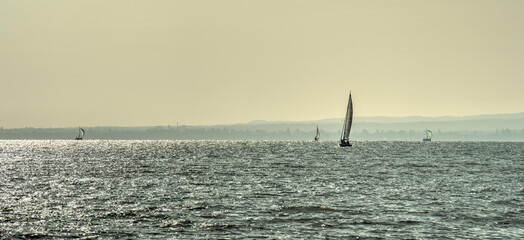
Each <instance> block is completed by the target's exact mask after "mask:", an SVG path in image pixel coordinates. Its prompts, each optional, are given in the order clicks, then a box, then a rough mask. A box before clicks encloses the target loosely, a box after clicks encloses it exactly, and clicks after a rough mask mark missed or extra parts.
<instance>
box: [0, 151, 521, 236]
mask: <svg viewBox="0 0 524 240" xmlns="http://www.w3.org/2000/svg"><path fill="white" fill-rule="evenodd" d="M523 200H524V143H499V142H430V143H423V142H354V146H353V147H351V148H340V147H338V146H337V143H336V142H322V141H321V142H312V141H304V142H299V141H0V237H1V238H4V239H11V238H87V239H90V238H127V239H137V238H138V239H140V238H146V239H150V238H158V239H165V238H173V239H228V238H232V239H249V238H269V239H275V238H277V239H280V238H281V239H295V238H299V239H305V238H307V239H326V238H327V239H337V238H339V239H348V238H349V239H351V238H363V239H367V238H403V239H405V238H439V239H442V238H453V239H454V238H473V239H478V238H501V239H522V238H524V213H523V207H524V201H523Z"/></svg>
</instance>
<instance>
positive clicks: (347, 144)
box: [338, 140, 352, 147]
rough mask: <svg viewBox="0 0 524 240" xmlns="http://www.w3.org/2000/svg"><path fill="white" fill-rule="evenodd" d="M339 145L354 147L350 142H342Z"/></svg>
mask: <svg viewBox="0 0 524 240" xmlns="http://www.w3.org/2000/svg"><path fill="white" fill-rule="evenodd" d="M338 145H339V146H341V147H351V146H352V145H351V143H349V141H348V140H340V143H339V144H338Z"/></svg>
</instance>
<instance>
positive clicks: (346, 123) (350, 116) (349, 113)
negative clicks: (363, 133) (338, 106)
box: [342, 92, 353, 140]
mask: <svg viewBox="0 0 524 240" xmlns="http://www.w3.org/2000/svg"><path fill="white" fill-rule="evenodd" d="M352 122H353V101H352V100H351V92H350V93H349V100H348V108H347V111H346V118H345V120H344V131H343V133H344V135H343V138H342V139H343V140H348V139H349V133H350V132H351V124H352Z"/></svg>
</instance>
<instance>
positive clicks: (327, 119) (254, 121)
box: [0, 112, 524, 129]
mask: <svg viewBox="0 0 524 240" xmlns="http://www.w3.org/2000/svg"><path fill="white" fill-rule="evenodd" d="M519 114H522V115H523V117H524V112H514V113H492V114H476V115H460V116H453V115H441V116H420V115H409V116H355V118H357V119H358V118H391V119H395V118H398V119H403V118H426V119H429V118H435V119H438V118H471V117H473V118H474V117H487V116H496V115H519ZM336 119H343V117H340V118H323V119H317V120H261V119H257V120H251V121H248V122H237V123H216V124H179V123H178V122H177V124H174V125H173V124H166V125H129V126H126V125H120V126H119V125H98V126H68V127H31V126H25V127H13V128H10V127H3V126H0V129H70V128H78V127H81V128H151V127H175V128H176V127H206V126H207V127H209V126H232V125H249V124H256V123H257V122H260V123H264V124H271V123H315V122H319V121H329V120H336Z"/></svg>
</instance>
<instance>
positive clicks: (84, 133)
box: [75, 128, 86, 140]
mask: <svg viewBox="0 0 524 240" xmlns="http://www.w3.org/2000/svg"><path fill="white" fill-rule="evenodd" d="M84 135H86V131H84V129H83V128H78V136H77V137H76V138H75V140H82V139H84Z"/></svg>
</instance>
